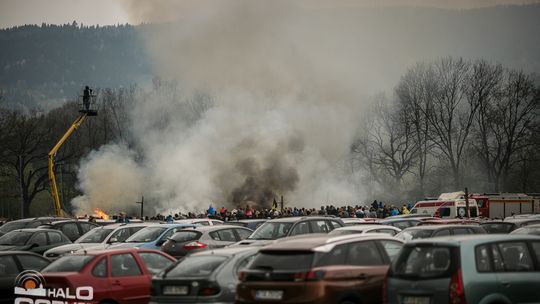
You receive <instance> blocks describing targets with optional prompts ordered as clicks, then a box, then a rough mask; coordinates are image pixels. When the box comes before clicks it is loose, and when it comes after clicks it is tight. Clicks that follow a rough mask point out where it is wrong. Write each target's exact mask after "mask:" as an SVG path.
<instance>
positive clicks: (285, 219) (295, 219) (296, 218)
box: [267, 216, 341, 223]
mask: <svg viewBox="0 0 540 304" xmlns="http://www.w3.org/2000/svg"><path fill="white" fill-rule="evenodd" d="M328 219H334V220H341V219H340V218H337V217H330V216H291V217H281V218H275V219H271V220H268V221H267V222H268V223H270V222H298V221H301V220H328Z"/></svg>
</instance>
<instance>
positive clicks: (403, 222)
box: [379, 218, 422, 230]
mask: <svg viewBox="0 0 540 304" xmlns="http://www.w3.org/2000/svg"><path fill="white" fill-rule="evenodd" d="M421 222H422V220H421V219H418V218H392V219H384V220H381V221H379V224H381V225H389V226H394V227H397V228H399V229H401V230H403V229H405V228H409V227H414V226H416V225H418V224H420V223H421Z"/></svg>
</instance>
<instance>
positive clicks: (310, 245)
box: [261, 233, 402, 251]
mask: <svg viewBox="0 0 540 304" xmlns="http://www.w3.org/2000/svg"><path fill="white" fill-rule="evenodd" d="M379 239H388V240H396V241H398V242H402V241H401V240H398V239H396V238H394V237H391V236H389V235H388V234H385V233H368V234H347V235H339V236H336V235H328V234H322V235H321V234H316V235H313V236H311V237H305V238H291V239H282V240H280V241H277V242H274V243H272V244H270V245H267V246H265V247H263V248H262V249H261V251H274V250H275V251H285V250H304V251H317V250H318V248H319V247H323V246H327V245H334V244H338V243H344V242H348V241H351V242H352V241H364V240H379Z"/></svg>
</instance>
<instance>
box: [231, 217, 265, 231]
mask: <svg viewBox="0 0 540 304" xmlns="http://www.w3.org/2000/svg"><path fill="white" fill-rule="evenodd" d="M266 221H268V219H244V220H237V221H228V222H227V223H226V224H227V225H237V226H242V227H246V228H249V229H251V230H255V229H257V228H259V226H260V225H262V224H264V223H266Z"/></svg>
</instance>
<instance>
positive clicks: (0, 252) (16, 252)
mask: <svg viewBox="0 0 540 304" xmlns="http://www.w3.org/2000/svg"><path fill="white" fill-rule="evenodd" d="M19 254H26V255H33V256H38V257H42V258H45V259H46V260H48V259H47V258H46V257H44V256H42V255H41V254H37V253H35V252H32V251H19V250H13V251H0V256H2V255H19Z"/></svg>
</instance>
